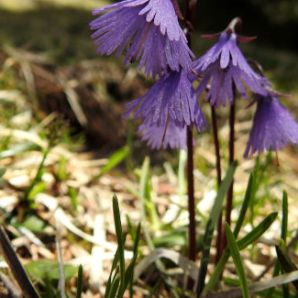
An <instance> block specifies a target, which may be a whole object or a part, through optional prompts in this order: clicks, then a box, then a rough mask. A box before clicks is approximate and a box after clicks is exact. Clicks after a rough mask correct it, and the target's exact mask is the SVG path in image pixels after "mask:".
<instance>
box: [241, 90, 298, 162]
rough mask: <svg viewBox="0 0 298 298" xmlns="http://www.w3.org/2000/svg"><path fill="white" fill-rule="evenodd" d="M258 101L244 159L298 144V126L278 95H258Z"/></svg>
mask: <svg viewBox="0 0 298 298" xmlns="http://www.w3.org/2000/svg"><path fill="white" fill-rule="evenodd" d="M256 101H257V109H256V113H255V116H254V120H253V127H252V130H251V132H250V137H249V141H248V145H247V147H246V150H245V153H244V157H248V156H249V155H252V154H254V153H256V152H258V153H261V152H263V151H265V150H273V151H276V150H279V149H281V148H283V147H285V146H287V145H289V144H298V124H297V123H296V122H295V120H294V119H293V117H292V116H291V114H290V113H289V111H288V110H287V109H286V108H285V107H284V106H283V105H282V104H281V103H280V102H279V99H278V97H277V95H274V94H269V95H267V96H260V95H258V96H257V97H256Z"/></svg>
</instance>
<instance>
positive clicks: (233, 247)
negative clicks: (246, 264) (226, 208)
mask: <svg viewBox="0 0 298 298" xmlns="http://www.w3.org/2000/svg"><path fill="white" fill-rule="evenodd" d="M225 232H226V237H227V241H228V245H229V249H230V253H231V255H232V258H233V261H234V264H235V267H236V271H237V274H238V276H239V279H240V285H241V289H242V295H243V297H244V298H249V291H248V285H247V280H246V276H245V272H244V268H243V264H242V261H241V256H240V253H239V247H238V244H237V242H236V239H235V237H234V235H233V233H232V231H231V229H230V226H229V225H228V224H227V223H225Z"/></svg>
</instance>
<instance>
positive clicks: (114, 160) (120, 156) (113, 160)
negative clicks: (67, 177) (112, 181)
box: [91, 146, 130, 183]
mask: <svg viewBox="0 0 298 298" xmlns="http://www.w3.org/2000/svg"><path fill="white" fill-rule="evenodd" d="M129 152H130V150H129V147H128V146H124V147H123V148H120V149H119V150H117V151H116V152H115V153H113V154H112V156H111V157H110V158H109V160H108V162H107V164H106V165H104V166H103V167H102V168H101V169H100V171H99V173H98V174H97V175H95V176H94V177H93V178H92V180H91V183H92V182H95V181H96V180H97V179H98V178H100V177H101V176H102V175H104V174H106V173H107V172H109V171H110V170H112V169H113V168H115V167H116V166H118V165H119V164H120V163H121V162H122V161H123V160H124V159H125V158H126V157H127V156H128V155H129Z"/></svg>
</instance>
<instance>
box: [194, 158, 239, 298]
mask: <svg viewBox="0 0 298 298" xmlns="http://www.w3.org/2000/svg"><path fill="white" fill-rule="evenodd" d="M235 170H236V164H235V163H234V164H232V165H231V166H230V167H229V169H228V171H227V174H226V177H225V178H224V180H223V182H222V183H221V185H220V188H219V190H218V194H217V196H216V198H215V202H214V205H213V208H212V210H211V213H210V217H209V220H208V222H207V226H206V229H205V234H204V239H203V250H202V258H201V265H200V270H199V276H198V282H197V288H196V292H197V296H200V294H201V293H202V291H203V288H204V286H205V278H206V274H207V267H208V263H209V255H210V247H211V241H212V236H213V232H214V229H215V226H216V225H217V222H218V218H219V215H220V212H221V209H222V205H223V200H224V197H225V195H226V193H227V191H228V189H229V187H230V185H231V183H232V180H233V177H234V173H235Z"/></svg>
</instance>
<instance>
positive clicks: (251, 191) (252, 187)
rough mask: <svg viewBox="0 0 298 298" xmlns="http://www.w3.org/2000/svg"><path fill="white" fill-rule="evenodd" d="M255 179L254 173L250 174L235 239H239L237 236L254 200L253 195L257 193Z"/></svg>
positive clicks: (237, 222)
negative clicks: (251, 201)
mask: <svg viewBox="0 0 298 298" xmlns="http://www.w3.org/2000/svg"><path fill="white" fill-rule="evenodd" d="M254 177H255V175H254V174H253V173H252V174H250V176H249V180H248V184H247V188H246V191H245V195H244V200H243V203H242V206H241V210H240V213H239V216H238V219H237V221H236V224H235V228H234V232H233V233H234V236H235V238H237V236H238V234H239V232H240V229H241V227H242V224H243V222H244V219H245V215H246V211H247V209H248V207H249V203H250V200H252V199H253V194H254V193H255V183H254V180H255V178H254Z"/></svg>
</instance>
